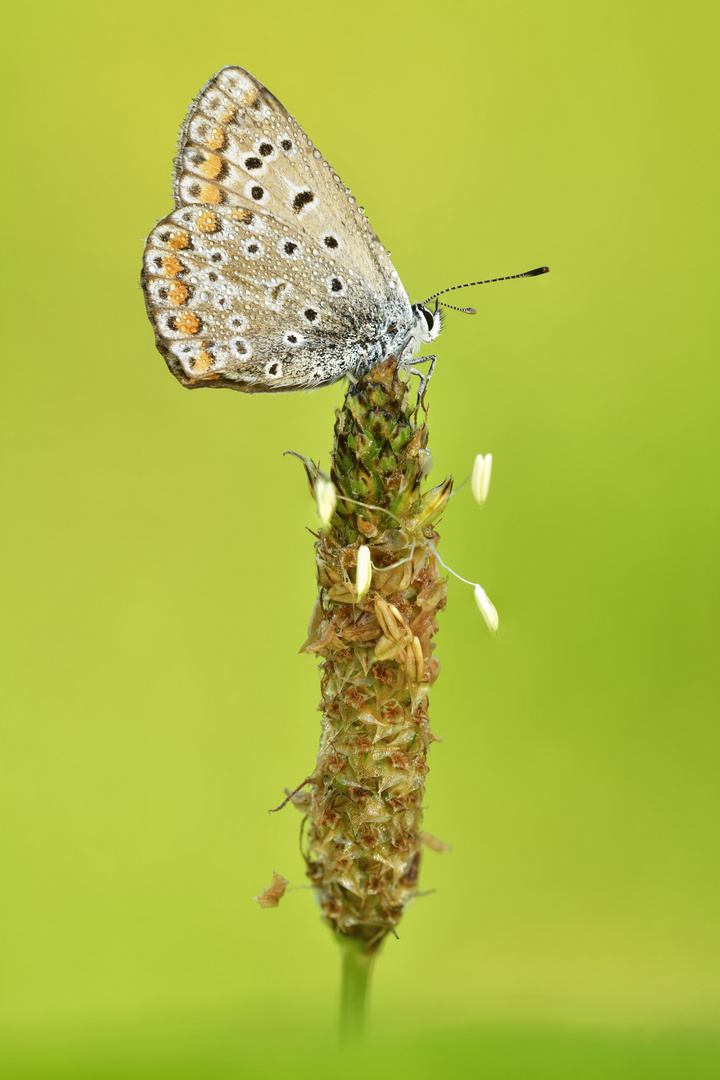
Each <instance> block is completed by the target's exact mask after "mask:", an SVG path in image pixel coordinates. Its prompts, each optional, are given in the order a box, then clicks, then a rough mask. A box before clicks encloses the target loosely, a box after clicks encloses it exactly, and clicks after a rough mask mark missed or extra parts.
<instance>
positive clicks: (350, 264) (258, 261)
mask: <svg viewBox="0 0 720 1080" xmlns="http://www.w3.org/2000/svg"><path fill="white" fill-rule="evenodd" d="M173 190H174V198H175V209H174V210H173V211H172V212H171V213H170V214H169V215H168V216H167V217H166V218H164V219H163V220H162V221H160V222H159V223H158V224H157V225H156V226H155V228H154V229H153V230H152V232H151V234H150V236H149V237H148V240H147V243H146V247H145V255H144V261H143V273H142V279H141V284H142V287H143V291H144V293H145V301H146V306H147V310H148V315H149V317H150V320H151V322H152V323H153V326H154V329H155V338H156V344H157V347H158V349H159V351H160V352H161V353H162V355H163V357H164V358H165V360H166V362H167V364H168V367H169V368H170V370H171V371H172V373H173V374H174V375H175V376H176V378H178V380H179V381H180V382H181V383H182V384H183V385H184V386H187V387H191V388H196V387H203V386H206V387H227V388H230V389H233V390H241V391H244V392H246V393H269V392H280V391H289V390H300V389H304V388H312V387H315V386H322V385H326V384H328V383H332V382H335V381H336V380H337V379H340V378H342V377H343V376H344V375H346V374H353V373H358V374H359V373H361V372H362V371H363V370H366V369H367V368H368V367H370V366H371V365H372V364H374V363H376V362H378V361H379V360H382V359H383V358H384V357H386V356H388V355H390V354H391V353H392V354H394V355H396V356H398V357H399V358H400V359H401V360H402V362H403V363H409V362H410V360H411V358H412V356H413V355H414V354H415V353H416V351H417V350H418V349H419V347H420V345H421V344H423V343H424V342H427V341H431V340H432V339H433V338H434V337H435V336H436V335H437V333H438V332H439V329H440V324H439V319H438V317H437V315H436V314H433V313H432V312H428V311H427V310H426V309H425V308H423V306H422V305H411V304H410V302H409V299H408V296H407V293H406V292H405V290H404V289H403V287H402V284H401V282H400V279H399V278H398V274H397V271H396V270H395V268H394V267H393V265H392V263H391V261H390V258H389V256H388V254H387V251H386V250H385V248H384V247H383V245H382V244H381V243H380V241H379V239H378V237H377V235H376V234H375V232H374V230H373V229H372V226H371V225H370V223H369V222H368V220H367V218H366V217H365V215H364V214H363V212H362V211H361V210H360V208H359V207H358V206H357V203H356V201H355V199H354V198H353V196H352V195H351V194H350V191H349V189H347V188H346V187H345V186H344V184H343V183H342V181H341V180H340V177H339V176H338V175H337V173H336V172H335V171H334V170H333V169H332V168H331V166H330V165H328V163H327V161H325V159H324V158H323V157H322V155H321V154H320V152H319V150H317V149H316V148H315V147H314V145H313V144H312V142H311V141H310V140H309V139H308V137H307V136H306V135H305V133H304V132H303V131H302V129H301V128H300V126H299V125H298V124H297V122H296V121H295V120H294V119H293V118H292V117H291V116H290V114H289V113H288V112H287V110H286V109H285V108H284V107H283V106H282V105H281V104H280V102H279V101H278V100H277V98H275V97H274V95H272V94H271V93H270V92H269V91H268V90H267V89H266V88H265V87H264V86H263V85H262V84H261V83H259V82H258V81H257V80H256V79H255V78H254V77H253V76H252V75H250V74H249V73H248V72H247V71H245V70H244V69H242V68H234V67H228V68H223V69H222V71H220V72H219V73H218V74H217V75H216V76H214V77H213V78H212V79H211V80H210V81H209V82H208V83H207V84H206V85H205V86H204V87H203V89H202V90H201V91H200V94H199V95H198V97H197V98H196V99H195V101H194V103H193V105H192V106H191V108H190V111H189V113H188V117H187V119H186V121H185V123H184V125H183V128H182V130H181V133H180V144H179V153H178V157H177V160H176V163H175V174H174V184H173Z"/></svg>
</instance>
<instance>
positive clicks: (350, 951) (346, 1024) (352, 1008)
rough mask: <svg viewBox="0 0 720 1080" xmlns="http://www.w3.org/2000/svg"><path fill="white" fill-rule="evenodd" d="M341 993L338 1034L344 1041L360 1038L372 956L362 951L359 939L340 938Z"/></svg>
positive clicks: (363, 949) (362, 944)
mask: <svg viewBox="0 0 720 1080" xmlns="http://www.w3.org/2000/svg"><path fill="white" fill-rule="evenodd" d="M339 941H340V948H341V949H342V990H341V994H340V1035H341V1037H342V1038H343V1039H346V1040H348V1041H350V1040H358V1039H361V1038H362V1036H363V1031H364V1027H365V1011H366V1006H367V998H368V986H369V984H370V972H371V971H372V966H373V960H374V959H375V953H374V952H372V953H368V952H367V951H366V950H365V942H364V941H363V939H362V938H357V937H344V936H341V937H340V939H339Z"/></svg>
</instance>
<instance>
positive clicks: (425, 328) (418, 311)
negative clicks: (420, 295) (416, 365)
mask: <svg viewBox="0 0 720 1080" xmlns="http://www.w3.org/2000/svg"><path fill="white" fill-rule="evenodd" d="M412 312H413V315H414V317H415V336H416V338H417V340H418V342H419V343H420V344H421V345H427V344H428V343H429V342H431V341H434V340H435V338H436V337H437V336H438V334H439V333H440V331H441V330H442V313H441V311H440V305H439V304H438V302H437V300H436V301H435V307H434V308H428V307H427V301H425V303H422V304H413V305H412Z"/></svg>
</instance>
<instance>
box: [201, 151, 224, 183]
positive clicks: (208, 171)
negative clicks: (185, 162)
mask: <svg viewBox="0 0 720 1080" xmlns="http://www.w3.org/2000/svg"><path fill="white" fill-rule="evenodd" d="M222 167H223V163H222V158H221V157H218V155H217V154H208V156H207V158H206V160H205V161H203V163H202V165H201V166H200V168H199V169H198V172H199V173H200V175H201V176H204V177H206V178H207V179H208V180H214V179H215V177H216V176H219V175H220V173H221V171H222Z"/></svg>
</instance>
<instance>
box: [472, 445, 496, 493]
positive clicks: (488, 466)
mask: <svg viewBox="0 0 720 1080" xmlns="http://www.w3.org/2000/svg"><path fill="white" fill-rule="evenodd" d="M491 473H492V454H484V455H483V454H478V455H477V457H476V458H475V464H474V465H473V470H472V476H471V477H470V488H471V490H472V493H473V495H474V496H475V501H476V502H477V503H478V505H479V506H482V504H483V503H484V502H485V500H486V499H487V496H488V489H489V487H490V474H491Z"/></svg>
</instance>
